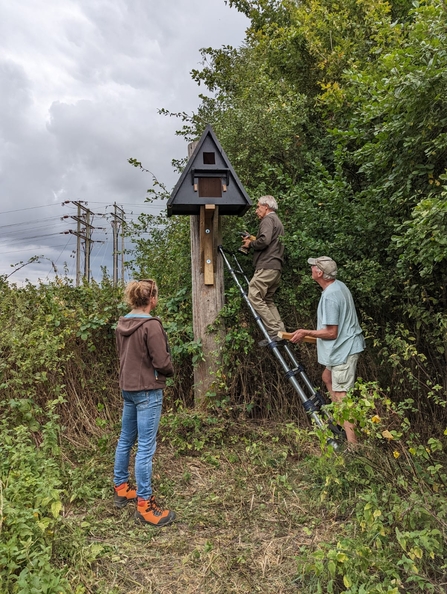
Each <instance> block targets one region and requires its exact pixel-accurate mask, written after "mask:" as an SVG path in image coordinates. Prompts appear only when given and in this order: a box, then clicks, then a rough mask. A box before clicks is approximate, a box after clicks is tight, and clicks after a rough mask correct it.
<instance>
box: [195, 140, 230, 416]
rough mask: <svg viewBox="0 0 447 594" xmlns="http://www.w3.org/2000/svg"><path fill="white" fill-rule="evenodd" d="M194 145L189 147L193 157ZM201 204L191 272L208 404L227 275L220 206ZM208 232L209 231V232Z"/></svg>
mask: <svg viewBox="0 0 447 594" xmlns="http://www.w3.org/2000/svg"><path fill="white" fill-rule="evenodd" d="M193 150H194V147H193V148H192V150H191V147H188V156H189V157H190V156H191V154H192V152H193ZM207 206H208V208H207V207H206V206H204V207H201V214H200V215H191V217H190V221H191V226H190V231H191V232H190V236H191V272H192V313H193V328H194V340H200V341H201V343H202V350H203V356H204V361H200V363H198V364H197V365H196V367H195V368H194V402H195V405H196V407H198V408H203V407H204V406H205V404H206V394H207V392H215V391H216V390H215V389H214V386H213V384H214V382H215V372H216V370H217V368H218V366H219V362H220V344H219V343H220V341H221V340H222V339H223V336H222V333H221V332H217V333H216V332H208V331H207V330H208V326H209V325H210V324H213V323H214V322H215V320H216V318H217V316H218V314H219V312H220V310H221V309H222V307H223V304H224V274H223V272H224V271H223V262H222V258H218V256H217V245H219V244H220V243H221V240H222V236H221V224H220V217H219V207H218V206H216V205H207ZM207 231H208V232H207Z"/></svg>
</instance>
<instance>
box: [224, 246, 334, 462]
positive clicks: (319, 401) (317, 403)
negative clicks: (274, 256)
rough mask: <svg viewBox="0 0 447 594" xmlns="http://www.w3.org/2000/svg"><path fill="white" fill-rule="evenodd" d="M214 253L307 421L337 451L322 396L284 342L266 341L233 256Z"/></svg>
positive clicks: (230, 253)
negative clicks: (328, 432)
mask: <svg viewBox="0 0 447 594" xmlns="http://www.w3.org/2000/svg"><path fill="white" fill-rule="evenodd" d="M217 249H218V250H219V252H220V254H221V255H222V258H223V260H224V262H225V265H226V267H227V268H228V270H229V272H230V274H231V276H232V277H233V280H234V281H235V283H236V285H237V287H238V289H239V291H240V293H241V295H242V297H243V298H244V299H245V302H246V303H247V305H248V308H249V310H250V311H251V313H252V315H253V317H254V319H255V320H256V323H257V324H258V326H259V329H260V330H261V332H262V334H263V335H264V337H265V338H266V340H267V346H268V347H269V349H270V350H271V351H272V353H273V354H274V355H275V357H276V358H277V359H278V361H279V363H280V365H281V367H282V368H283V370H284V377H285V378H286V379H288V380H289V382H290V383H291V384H292V386H293V388H294V389H295V391H296V392H297V394H298V396H299V397H300V400H301V403H302V405H303V408H304V410H305V411H306V413H307V414H308V415H309V416H310V417H311V419H312V420H313V421H314V423H315V425H316V426H317V427H319V428H320V429H321V428H323V427H325V426H326V425H327V426H328V427H329V429H330V430H331V431H332V433H333V435H334V439H329V440H328V444H329V445H332V447H333V448H334V450H336V449H338V448H339V447H340V441H339V440H340V439H342V438H343V437H344V431H343V430H342V429H341V428H340V427H338V426H337V425H336V424H335V422H334V421H333V419H332V417H331V416H330V415H329V413H328V411H327V410H326V408H325V406H324V405H325V404H326V402H325V400H324V398H323V396H322V394H321V393H320V392H319V391H318V390H316V389H315V388H314V386H313V385H312V383H311V381H310V380H309V378H308V377H307V374H306V372H305V370H304V367H303V366H302V365H301V364H300V363H298V361H297V360H296V358H295V355H294V353H293V351H292V349H291V347H290V346H289V345H288V344H287V341H284V340H279V339H278V341H276V340H272V339H271V338H270V337H269V335H268V332H267V330H266V328H265V326H264V323H263V321H262V319H261V317H260V316H259V314H258V313H257V312H256V310H255V309H254V307H253V306H252V304H251V303H250V301H249V299H248V295H247V293H246V291H245V290H244V287H243V286H242V284H241V283H240V281H239V278H238V275H239V276H242V277H243V279H244V281H245V283H246V285H247V286H248V284H249V280H248V278H247V277H246V275H245V273H244V271H243V270H242V267H241V265H240V263H239V261H238V259H237V258H236V254H234V252H229V251H227V250H225V249H224V248H223V246H221V245H219V246H218V247H217ZM225 254H228V255H231V256H232V257H233V259H234V261H235V264H236V269H235V268H233V267H232V266H231V263H230V261H229V260H228V258H227V256H226V255H225ZM280 347H281V348H283V349H284V351H285V354H286V355H287V358H288V361H287V360H286V359H285V358H284V356H283V354H282V353H281V350H280ZM298 378H299V380H300V381H301V383H302V384H303V385H304V387H305V389H306V390H307V392H308V393H309V396H308V395H307V394H306V392H305V391H304V389H303V387H302V385H301V383H300V382H299V381H298ZM321 414H323V415H324V416H326V418H327V420H326V423H325V422H323V420H322V419H321V416H320V415H321Z"/></svg>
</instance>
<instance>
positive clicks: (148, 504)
mask: <svg viewBox="0 0 447 594" xmlns="http://www.w3.org/2000/svg"><path fill="white" fill-rule="evenodd" d="M135 520H136V521H137V522H142V523H144V524H151V526H159V527H161V526H167V525H168V524H171V522H173V521H174V520H175V512H173V511H171V510H169V509H162V508H161V507H159V506H158V505H157V503H156V502H155V497H154V496H153V495H152V496H151V498H150V499H140V498H138V505H137V509H136V511H135Z"/></svg>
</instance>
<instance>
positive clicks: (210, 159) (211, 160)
mask: <svg viewBox="0 0 447 594" xmlns="http://www.w3.org/2000/svg"><path fill="white" fill-rule="evenodd" d="M203 164H204V165H215V164H216V155H215V153H203Z"/></svg>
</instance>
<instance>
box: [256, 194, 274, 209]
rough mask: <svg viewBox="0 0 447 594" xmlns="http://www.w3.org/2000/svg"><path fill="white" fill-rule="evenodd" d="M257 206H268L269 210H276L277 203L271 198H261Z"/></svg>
mask: <svg viewBox="0 0 447 594" xmlns="http://www.w3.org/2000/svg"><path fill="white" fill-rule="evenodd" d="M258 202H259V204H263V205H265V206H268V207H269V208H270V209H271V210H278V203H277V202H276V200H275V199H274V198H273V196H261V197H260V198H259V200H258Z"/></svg>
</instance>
